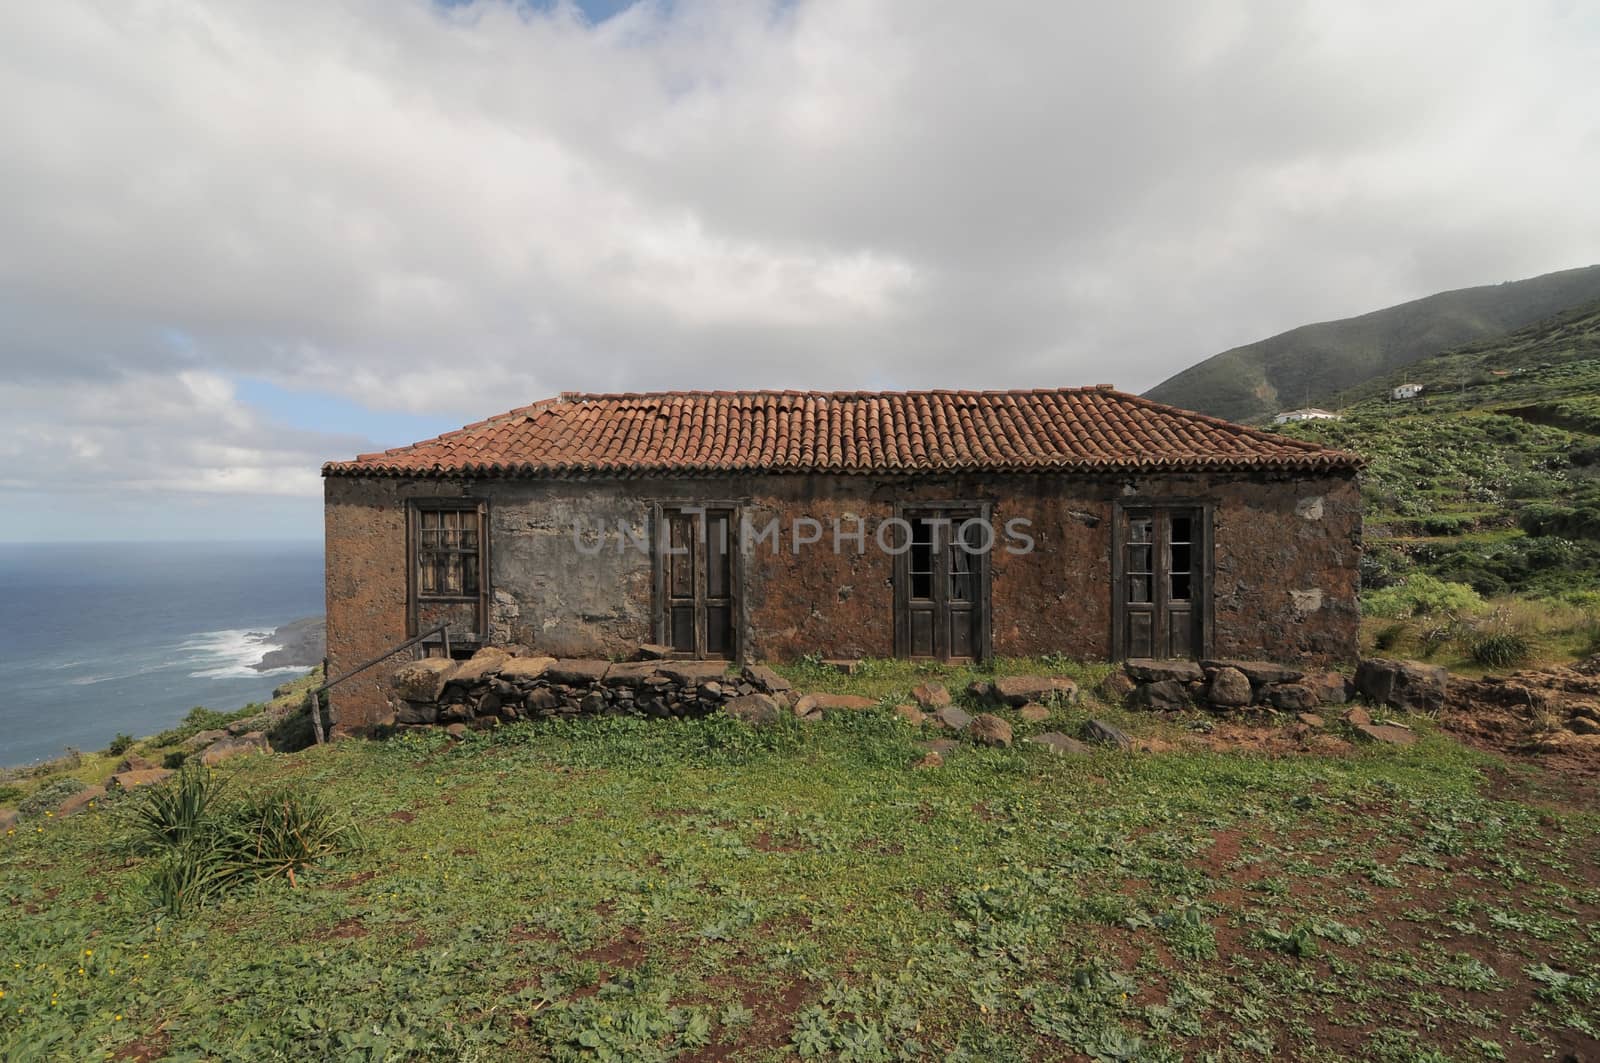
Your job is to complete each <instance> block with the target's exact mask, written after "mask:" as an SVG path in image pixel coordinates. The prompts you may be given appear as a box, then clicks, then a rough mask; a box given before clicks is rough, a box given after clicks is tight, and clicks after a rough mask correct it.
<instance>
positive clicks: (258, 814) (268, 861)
mask: <svg viewBox="0 0 1600 1063" xmlns="http://www.w3.org/2000/svg"><path fill="white" fill-rule="evenodd" d="M358 844H359V836H358V835H357V833H356V829H355V826H354V824H352V823H351V822H350V821H349V820H348V819H346V818H345V817H344V816H343V815H341V814H339V813H338V812H336V811H335V810H334V809H333V808H331V807H330V806H328V805H325V804H323V803H322V802H320V801H318V800H316V799H315V798H313V797H310V796H305V795H301V794H296V793H294V792H293V791H290V790H279V791H277V792H276V793H272V794H269V795H267V796H266V797H262V798H259V799H257V800H254V801H249V802H246V803H245V804H244V805H243V806H242V807H241V808H240V809H239V810H238V812H237V814H236V815H235V816H234V817H233V823H232V827H231V829H230V830H229V832H228V849H229V855H230V862H231V863H232V864H233V866H234V867H235V868H237V869H238V870H240V871H244V872H248V873H250V874H253V875H256V876H258V877H261V878H270V877H271V876H273V875H287V876H288V878H289V881H290V882H291V883H292V882H294V875H295V872H296V871H299V870H302V869H303V868H305V867H306V866H307V865H309V864H312V863H315V862H316V861H317V860H320V859H322V858H323V857H325V856H335V855H338V854H341V853H346V852H349V851H350V850H351V849H353V848H355V847H356V846H357V845H358Z"/></svg>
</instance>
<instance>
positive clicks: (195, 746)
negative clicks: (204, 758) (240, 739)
mask: <svg viewBox="0 0 1600 1063" xmlns="http://www.w3.org/2000/svg"><path fill="white" fill-rule="evenodd" d="M227 737H228V732H227V731H225V730H223V729H221V728H218V729H216V730H214V731H200V732H199V733H197V734H193V735H190V736H189V737H188V739H187V740H185V741H184V743H183V748H185V749H187V750H189V751H190V752H198V751H199V750H202V749H204V748H205V747H206V746H209V745H210V744H211V743H213V742H215V741H216V740H217V739H219V738H227Z"/></svg>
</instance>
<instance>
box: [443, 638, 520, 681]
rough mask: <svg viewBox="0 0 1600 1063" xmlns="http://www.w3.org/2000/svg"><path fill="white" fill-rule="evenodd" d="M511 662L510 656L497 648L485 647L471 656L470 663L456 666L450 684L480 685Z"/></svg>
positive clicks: (466, 662) (465, 662) (464, 662)
mask: <svg viewBox="0 0 1600 1063" xmlns="http://www.w3.org/2000/svg"><path fill="white" fill-rule="evenodd" d="M509 660H511V654H509V653H507V652H506V651H505V650H503V649H501V648H500V647H499V646H485V647H484V648H483V649H481V650H479V651H478V652H477V653H474V654H473V655H472V659H471V660H470V661H462V662H461V663H460V664H459V665H457V666H456V671H455V674H454V675H452V676H451V677H450V682H452V683H460V684H461V685H462V686H471V685H472V684H473V683H481V682H483V681H484V680H485V679H493V678H494V677H495V676H497V675H499V674H500V666H501V665H503V664H505V663H506V662H507V661H509Z"/></svg>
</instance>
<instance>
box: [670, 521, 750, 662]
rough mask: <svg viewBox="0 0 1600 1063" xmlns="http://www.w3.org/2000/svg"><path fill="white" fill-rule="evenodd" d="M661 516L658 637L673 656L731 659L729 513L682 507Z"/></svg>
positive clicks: (732, 602)
mask: <svg viewBox="0 0 1600 1063" xmlns="http://www.w3.org/2000/svg"><path fill="white" fill-rule="evenodd" d="M660 513H661V517H660V524H659V528H660V531H659V532H658V533H657V536H656V543H655V546H656V587H657V589H658V590H657V614H656V626H657V630H658V639H659V641H660V642H661V643H663V644H664V645H666V646H669V647H671V649H672V652H673V655H674V656H677V657H692V658H696V659H700V658H712V659H717V658H720V659H724V660H732V659H733V658H734V657H735V656H736V653H737V645H736V640H735V633H734V632H735V616H734V614H735V611H736V608H737V597H736V594H737V591H736V589H735V578H734V564H733V558H734V555H735V543H734V539H733V536H734V530H733V529H734V519H733V510H732V509H707V508H701V507H695V506H685V507H682V508H679V509H669V508H663V509H662V510H661V511H660Z"/></svg>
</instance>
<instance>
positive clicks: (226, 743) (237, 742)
mask: <svg viewBox="0 0 1600 1063" xmlns="http://www.w3.org/2000/svg"><path fill="white" fill-rule="evenodd" d="M271 751H272V750H271V748H270V747H269V746H268V745H267V736H266V735H264V734H262V733H261V732H260V731H253V732H251V733H250V734H247V735H240V736H239V737H238V738H219V739H217V740H216V741H215V742H213V743H211V744H210V745H209V746H207V747H206V748H205V749H204V750H203V751H202V752H201V753H200V763H202V764H204V765H206V766H207V767H212V766H214V765H217V764H221V763H222V762H223V761H225V760H231V759H232V758H234V757H237V756H241V755H243V754H245V753H270V752H271Z"/></svg>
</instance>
